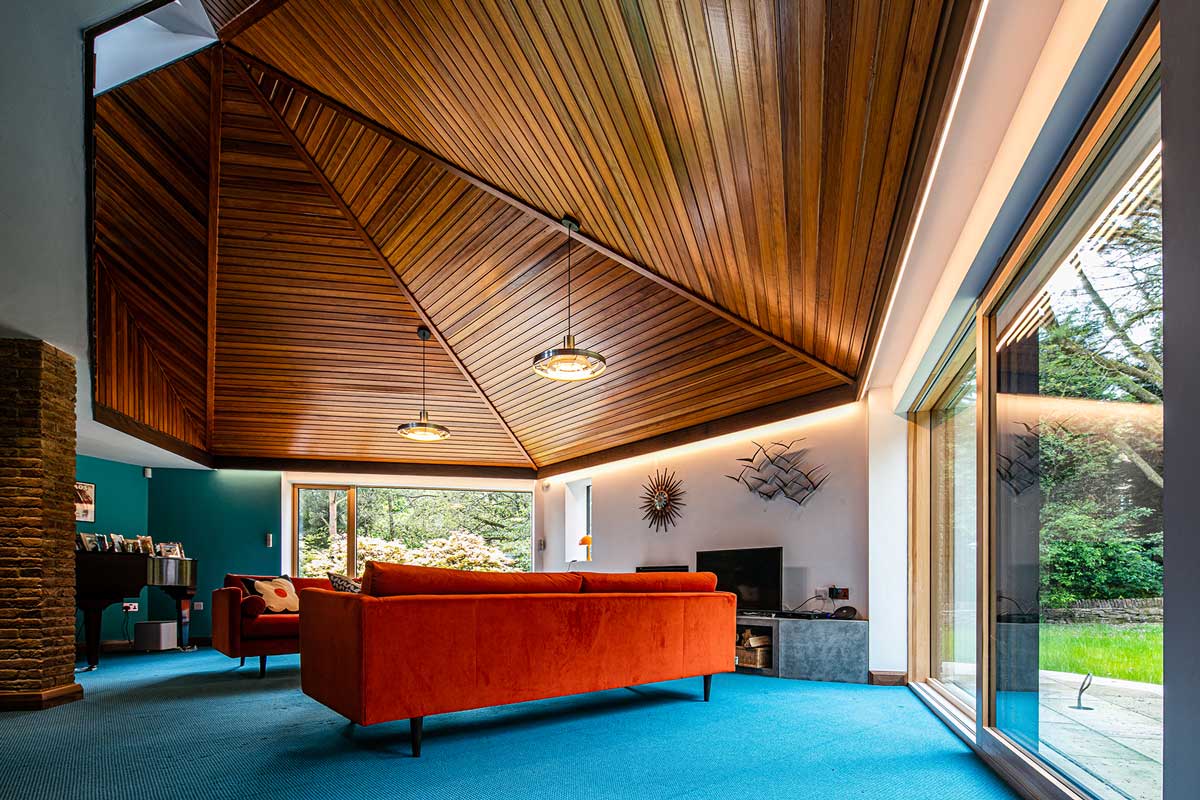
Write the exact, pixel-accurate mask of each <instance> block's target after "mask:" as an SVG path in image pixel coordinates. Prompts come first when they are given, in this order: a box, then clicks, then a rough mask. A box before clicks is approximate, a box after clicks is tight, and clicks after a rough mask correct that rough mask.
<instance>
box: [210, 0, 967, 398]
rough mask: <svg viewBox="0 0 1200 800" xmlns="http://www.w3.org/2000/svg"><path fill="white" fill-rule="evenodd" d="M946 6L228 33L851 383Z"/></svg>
mask: <svg viewBox="0 0 1200 800" xmlns="http://www.w3.org/2000/svg"><path fill="white" fill-rule="evenodd" d="M954 5H955V0H945V2H943V0H860V2H854V3H848V2H847V3H821V2H804V3H801V2H797V1H796V0H776V2H756V1H755V0H726V1H725V2H715V3H701V2H683V1H682V0H654V1H653V2H652V1H651V0H628V1H627V2H620V3H618V2H613V0H582V2H581V1H580V0H508V1H507V2H497V1H496V0H465V1H464V0H429V1H428V2H424V3H414V4H395V3H390V2H386V0H346V1H345V2H342V3H339V4H337V5H336V6H335V7H331V6H329V5H328V4H326V3H323V2H320V0H289V2H288V3H286V4H285V5H283V6H282V7H280V8H279V9H277V10H276V11H274V12H273V13H272V14H271V15H270V16H268V17H266V18H265V19H263V20H262V21H260V22H259V23H258V24H256V25H255V26H254V27H253V28H252V29H249V30H247V31H246V32H244V33H242V34H241V35H238V36H236V37H235V38H234V40H233V41H234V42H235V43H236V44H237V45H238V46H239V47H242V48H244V49H245V50H247V51H248V52H250V53H251V54H253V55H254V56H256V57H258V58H261V59H263V60H264V61H266V62H269V63H271V64H273V65H274V66H276V67H277V68H279V69H281V70H282V71H284V72H286V73H288V74H289V75H292V76H294V77H295V78H297V79H299V80H300V81H303V82H304V83H306V84H309V85H311V86H314V87H315V88H316V89H317V90H319V91H320V92H322V93H323V94H326V95H329V96H331V97H333V98H335V99H336V100H338V101H340V102H342V103H345V104H347V105H349V106H351V107H352V108H354V109H356V110H357V111H359V112H361V113H362V114H364V115H366V116H367V117H370V118H371V119H373V120H375V121H376V122H378V123H381V124H383V125H384V126H386V127H388V128H390V129H393V130H395V131H397V132H398V133H399V134H401V135H402V136H404V137H406V138H408V139H411V140H413V141H415V142H416V143H418V144H419V145H421V146H422V147H424V148H426V149H428V150H430V151H433V152H435V153H437V154H439V155H440V156H442V157H444V158H446V159H448V160H449V161H451V162H453V163H454V164H456V165H458V166H460V167H462V168H463V169H464V170H466V171H467V172H469V173H472V174H473V175H476V176H478V177H479V178H481V179H482V180H483V181H486V182H487V183H490V184H492V185H495V186H497V187H499V188H500V189H501V190H503V191H504V192H505V193H507V194H509V195H512V196H515V197H519V198H522V199H523V200H524V201H526V202H528V203H529V204H531V205H533V206H534V207H536V208H541V209H549V210H554V211H557V210H560V209H568V208H574V209H579V210H580V214H581V215H583V216H586V217H587V219H588V221H589V224H590V231H591V233H592V236H593V238H595V239H597V240H598V241H599V242H601V243H603V245H605V246H606V247H608V248H610V249H611V250H613V251H615V252H617V253H619V254H621V255H622V256H623V257H627V258H628V259H629V260H631V261H632V262H634V263H637V264H642V265H646V266H647V267H648V268H649V269H652V270H654V271H655V272H656V273H658V274H659V275H661V276H662V277H664V278H666V279H669V280H670V281H673V282H675V283H678V284H680V285H682V286H685V287H687V288H688V289H690V290H692V291H693V292H695V293H696V294H698V295H700V296H702V297H704V298H705V299H707V300H708V301H710V302H712V303H715V304H716V305H717V306H719V307H721V308H722V309H724V310H726V311H728V312H730V313H731V314H733V315H736V316H737V317H738V318H740V319H742V320H745V321H746V322H748V323H750V324H753V325H754V326H757V327H758V328H761V329H763V330H765V331H767V332H769V333H771V334H772V335H774V336H776V337H778V338H779V339H782V340H783V341H785V342H787V343H789V344H791V345H793V346H796V347H798V348H800V349H802V350H804V351H807V352H808V353H810V354H811V355H813V356H815V357H816V358H817V359H818V360H821V361H823V362H826V363H828V364H831V365H832V366H834V367H835V368H837V369H838V370H840V371H841V372H844V373H848V374H850V375H851V376H856V375H857V372H858V370H859V368H860V366H861V364H862V360H863V355H864V353H865V351H866V348H867V345H868V339H869V333H870V330H871V323H872V320H873V319H874V318H875V317H876V316H877V315H878V314H880V313H882V309H881V308H880V306H881V298H882V297H885V296H886V290H887V286H886V285H885V283H886V282H887V281H889V280H890V276H891V271H890V270H889V268H888V259H889V255H890V254H891V248H892V239H893V233H894V230H895V228H896V225H895V222H896V219H895V215H896V212H897V210H898V209H899V207H900V202H901V192H902V184H903V178H904V176H905V174H906V171H908V170H909V168H910V164H912V163H915V162H916V161H919V160H920V159H919V155H920V154H918V153H914V152H913V148H912V144H913V132H914V130H915V129H917V127H918V121H919V120H918V115H919V113H920V112H921V109H922V108H924V107H925V105H923V102H922V101H923V96H924V91H925V88H926V84H927V81H928V78H929V75H930V70H931V65H932V64H933V63H934V54H935V52H936V49H937V41H938V38H937V35H938V31H939V25H940V24H941V22H942V20H943V18H944V13H943V12H944V11H945V10H946V9H947V8H950V7H952V6H954ZM932 105H934V106H936V105H937V103H934V104H932ZM584 210H586V213H584ZM901 227H902V226H901Z"/></svg>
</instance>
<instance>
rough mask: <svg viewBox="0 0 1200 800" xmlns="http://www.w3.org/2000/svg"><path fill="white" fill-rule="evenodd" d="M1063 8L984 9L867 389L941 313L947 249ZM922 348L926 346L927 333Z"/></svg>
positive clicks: (992, 165)
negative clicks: (939, 292)
mask: <svg viewBox="0 0 1200 800" xmlns="http://www.w3.org/2000/svg"><path fill="white" fill-rule="evenodd" d="M1062 8H1063V3H1062V2H1033V3H1007V2H991V3H988V4H987V5H986V6H985V7H984V9H983V10H982V11H981V14H982V16H981V18H980V20H979V23H978V25H979V27H978V34H977V37H976V40H975V47H974V50H973V51H972V52H971V56H970V58H971V60H970V63H969V64H968V65H967V69H966V72H965V73H964V74H963V76H962V88H961V92H960V94H959V98H958V103H957V105H956V106H955V108H954V116H953V118H952V119H951V120H950V126H949V128H948V129H947V130H946V134H945V135H946V138H945V143H944V144H943V146H942V152H941V157H940V159H939V160H938V162H937V171H936V173H935V174H934V175H933V177H932V180H931V183H930V185H929V194H928V199H927V201H926V204H925V207H924V209H923V211H922V213H921V216H920V218H919V220H918V221H917V227H916V229H915V230H914V231H913V234H912V240H911V243H910V246H909V250H908V253H907V261H906V263H903V267H902V268H903V272H902V273H901V274H900V275H899V276H898V281H897V285H896V289H895V290H894V295H893V299H892V301H891V302H892V307H891V309H890V312H889V313H888V316H887V318H886V319H885V321H884V325H883V327H882V328H881V329H880V332H879V336H878V339H877V341H878V344H877V346H876V351H875V354H874V363H873V364H871V365H870V368H869V380H868V384H867V386H866V387H865V390H869V389H876V388H881V387H887V386H891V385H893V383H894V382H895V380H896V377H897V374H898V372H900V370H901V366H902V364H903V363H904V362H905V359H906V357H907V356H908V354H909V353H910V352H911V350H912V349H914V348H916V347H918V343H919V342H922V337H921V332H922V323H923V321H924V319H927V318H929V317H930V316H932V315H937V316H938V318H939V319H940V315H944V314H945V311H946V309H945V308H944V304H941V303H939V302H938V299H939V298H938V293H937V290H938V289H940V288H941V287H940V283H945V282H947V281H951V282H952V281H953V276H951V273H952V271H953V266H952V262H951V255H952V253H953V252H954V251H955V249H956V245H957V244H958V243H959V242H960V241H961V239H962V237H964V236H965V235H966V234H965V230H964V229H965V227H966V225H967V224H968V220H969V217H970V218H972V219H974V218H977V217H979V216H982V215H986V213H987V212H986V211H982V210H981V211H980V212H979V213H977V214H976V215H975V216H974V217H971V215H972V212H973V207H974V208H979V207H980V202H979V200H978V198H980V197H981V196H982V195H983V194H984V193H985V192H986V191H989V183H988V181H989V179H992V177H993V175H994V173H996V172H997V159H998V156H999V155H1000V154H1001V153H1002V148H1003V145H1004V142H1005V141H1006V140H1007V139H1008V138H1009V137H1006V135H1005V132H1006V131H1008V130H1009V129H1010V128H1011V126H1012V125H1013V124H1014V120H1015V117H1016V115H1017V113H1018V105H1019V104H1020V102H1021V100H1022V96H1023V95H1024V94H1025V93H1026V89H1027V87H1028V86H1029V85H1030V84H1031V83H1032V81H1031V76H1032V75H1033V72H1034V70H1035V68H1036V67H1037V66H1038V63H1039V55H1041V54H1042V52H1043V48H1044V46H1045V45H1046V40H1047V38H1048V37H1049V36H1050V34H1051V30H1052V28H1053V27H1054V23H1055V20H1056V19H1057V18H1058V17H1059V12H1060V10H1061V9H1062ZM993 191H994V190H993ZM957 277H958V278H959V279H961V277H962V276H961V275H958V276H957ZM931 301H932V302H931ZM923 347H928V336H927V335H926V336H925V338H924V343H923ZM923 347H922V349H923Z"/></svg>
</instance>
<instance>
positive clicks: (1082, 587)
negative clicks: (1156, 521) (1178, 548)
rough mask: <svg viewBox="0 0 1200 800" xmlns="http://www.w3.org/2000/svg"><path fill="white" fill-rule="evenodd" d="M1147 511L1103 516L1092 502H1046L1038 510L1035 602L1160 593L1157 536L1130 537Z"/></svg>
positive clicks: (1059, 604)
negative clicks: (1039, 535) (1039, 537)
mask: <svg viewBox="0 0 1200 800" xmlns="http://www.w3.org/2000/svg"><path fill="white" fill-rule="evenodd" d="M1150 513H1152V512H1151V510H1150V509H1145V508H1136V507H1135V508H1132V509H1130V510H1128V511H1125V512H1122V513H1118V514H1105V513H1104V512H1103V510H1102V509H1100V508H1099V507H1098V506H1097V504H1096V503H1095V502H1094V501H1092V500H1082V501H1076V502H1073V503H1047V504H1046V506H1045V507H1043V509H1042V540H1041V563H1042V573H1041V598H1040V599H1041V604H1042V605H1043V606H1046V607H1050V608H1061V607H1063V606H1067V605H1070V604H1071V603H1074V602H1077V601H1079V600H1110V599H1114V598H1121V597H1157V596H1159V595H1161V594H1162V543H1163V539H1162V532H1161V531H1160V532H1156V533H1152V534H1149V535H1142V536H1133V535H1130V533H1128V531H1129V530H1131V529H1134V528H1135V527H1136V523H1137V520H1139V519H1141V518H1143V517H1145V516H1146V515H1148V514H1150Z"/></svg>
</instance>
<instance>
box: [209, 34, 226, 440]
mask: <svg viewBox="0 0 1200 800" xmlns="http://www.w3.org/2000/svg"><path fill="white" fill-rule="evenodd" d="M210 69H211V70H212V72H211V73H210V74H209V88H208V298H207V312H206V317H205V319H206V326H207V327H206V338H207V343H206V352H207V356H206V363H205V376H204V377H205V395H204V397H205V418H204V442H205V444H206V445H207V446H208V448H209V449H210V450H211V449H212V437H213V420H214V418H215V416H216V394H217V391H216V386H217V245H218V243H219V242H218V233H219V225H220V207H221V102H222V99H223V95H224V92H223V87H224V86H225V51H224V49H223V48H221V47H214V48H213V51H212V63H211V66H210Z"/></svg>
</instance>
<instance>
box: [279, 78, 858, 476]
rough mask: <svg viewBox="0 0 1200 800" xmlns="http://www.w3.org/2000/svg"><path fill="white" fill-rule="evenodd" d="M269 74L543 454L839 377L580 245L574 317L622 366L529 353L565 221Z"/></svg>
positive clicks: (315, 154) (560, 290) (407, 276)
mask: <svg viewBox="0 0 1200 800" xmlns="http://www.w3.org/2000/svg"><path fill="white" fill-rule="evenodd" d="M256 77H257V79H258V81H259V84H260V85H261V87H262V92H263V94H264V96H265V97H267V98H269V100H270V102H272V104H273V105H274V107H275V109H276V110H277V112H278V113H279V115H280V116H281V117H282V118H283V119H284V120H285V121H286V123H287V124H288V126H289V127H290V128H291V130H293V131H294V132H295V136H296V138H297V140H298V141H299V143H300V144H301V145H302V146H303V147H304V148H305V150H306V151H307V152H308V153H309V154H310V156H311V158H312V159H313V161H314V162H315V164H316V165H317V167H319V169H320V170H321V172H322V173H323V174H324V175H325V176H326V177H327V179H328V180H329V182H330V183H331V184H332V186H333V187H334V189H335V190H336V192H337V194H338V196H339V197H341V198H343V200H344V202H345V203H346V205H347V207H348V208H349V210H350V212H351V213H352V214H353V215H354V216H355V217H356V218H357V219H358V220H359V221H360V223H361V225H362V227H363V229H364V231H365V232H366V233H367V234H368V235H369V236H370V237H371V239H372V240H373V241H374V242H375V244H376V245H377V246H378V248H379V250H380V252H381V254H382V255H383V256H384V257H385V258H387V260H388V262H390V263H391V265H392V266H393V267H394V268H395V270H396V273H397V275H398V277H399V278H400V280H401V281H402V283H403V284H404V285H405V286H406V287H407V288H408V290H409V291H410V292H411V293H412V294H413V295H414V297H415V298H416V302H417V304H418V305H419V306H420V307H422V308H423V309H424V310H425V312H426V313H427V314H428V315H429V316H430V317H431V318H432V319H433V320H434V322H435V323H436V325H437V327H438V328H439V329H440V330H441V332H442V334H443V336H444V337H445V340H446V343H447V345H448V346H449V347H450V348H451V350H452V351H453V352H454V353H456V354H457V355H458V357H459V358H460V359H461V360H462V361H463V363H464V364H465V365H466V367H467V369H468V371H469V372H470V374H472V375H473V376H474V377H475V379H476V380H477V381H478V382H479V384H480V385H481V386H482V388H483V390H484V392H485V393H486V395H487V396H488V398H489V399H490V400H491V402H492V403H494V404H495V406H496V408H497V409H499V411H500V413H501V415H502V416H503V417H504V419H505V420H506V421H507V422H508V424H509V425H510V426H511V428H512V429H513V431H514V432H515V433H516V434H517V436H518V438H519V439H520V440H521V443H522V444H523V445H524V447H525V448H526V450H527V451H528V452H529V453H530V455H531V456H532V457H533V459H534V461H535V462H537V463H538V464H539V465H544V464H547V463H552V462H554V461H558V460H563V459H567V458H573V457H579V456H582V455H586V454H588V453H592V452H596V451H599V450H604V449H608V448H611V447H615V446H619V445H622V444H627V443H629V442H632V441H636V440H637V439H642V438H646V437H648V436H654V435H657V434H661V433H664V432H667V431H670V430H674V429H678V428H681V427H688V426H691V425H696V424H701V423H703V422H706V421H709V420H712V419H716V418H719V417H722V416H726V415H728V414H732V413H738V412H741V411H745V410H747V409H750V408H755V407H758V406H762V405H766V404H769V403H771V402H773V401H778V400H781V399H787V398H792V397H798V396H801V395H804V394H808V393H811V392H816V391H820V390H822V389H825V388H829V387H831V386H836V385H841V384H842V381H840V380H839V379H838V378H835V377H832V376H829V375H827V374H826V373H825V372H823V371H821V370H818V369H816V368H814V367H812V366H811V365H809V364H807V363H805V362H804V361H802V360H800V359H797V358H794V357H792V356H790V355H788V354H786V353H784V352H782V351H781V350H779V349H778V348H776V347H773V346H771V345H769V344H765V343H764V342H763V341H762V340H761V339H759V338H758V337H756V336H754V335H752V334H750V333H748V332H746V331H744V330H741V329H740V328H738V327H737V326H735V325H733V324H731V323H729V322H728V321H726V320H724V319H722V318H721V317H719V316H717V315H715V314H712V313H711V312H709V311H707V310H706V309H704V308H702V307H699V306H697V305H696V304H694V303H691V302H689V301H688V300H686V299H685V298H682V297H680V296H679V295H678V294H677V293H675V292H672V291H670V290H669V289H666V288H664V287H662V286H660V285H658V284H656V283H655V282H653V281H651V280H648V279H647V278H645V277H643V276H641V275H638V274H636V273H634V272H631V271H630V270H628V269H626V268H625V267H623V266H621V265H619V264H617V263H616V262H614V261H612V260H611V259H608V258H605V257H604V256H602V255H600V254H597V253H593V252H589V251H587V250H584V249H582V248H577V258H578V263H577V265H576V270H575V290H576V293H577V294H576V303H577V313H576V315H575V323H576V333H577V336H578V338H579V340H580V343H581V345H583V346H588V347H596V348H598V349H601V350H602V351H604V352H605V354H606V355H607V356H608V357H609V358H610V361H611V364H612V367H611V368H610V370H609V372H607V373H606V374H605V375H604V376H603V377H602V378H601V379H599V380H597V381H593V382H590V383H587V384H576V385H565V384H556V383H553V382H549V381H545V380H544V379H541V378H538V377H537V376H535V375H533V373H532V371H531V370H530V368H529V366H530V365H529V361H530V358H531V356H532V354H533V353H534V352H537V351H538V350H541V349H544V348H545V347H548V346H552V345H553V344H554V343H555V341H556V340H557V338H558V337H559V336H561V333H562V328H563V324H564V318H565V288H566V287H565V252H566V250H565V237H564V236H563V232H562V230H561V229H559V228H557V226H555V227H553V228H551V227H548V226H546V225H545V224H544V223H543V222H542V221H540V220H538V219H534V218H531V217H530V216H529V215H527V214H525V213H523V212H522V211H521V210H519V209H516V208H513V207H512V206H510V205H509V204H507V203H505V202H503V201H502V200H499V199H497V198H495V197H493V196H491V195H489V194H487V193H486V192H484V191H482V190H480V189H479V188H477V187H475V186H473V185H471V184H470V183H468V182H467V181H465V180H463V179H462V178H460V177H458V176H457V175H455V174H453V173H451V172H450V171H448V170H446V169H445V168H443V167H442V166H441V165H439V164H437V163H436V162H434V161H432V160H431V159H428V158H425V157H424V156H422V155H421V154H420V153H418V152H414V151H413V150H412V149H410V148H407V147H405V146H403V145H402V144H400V143H398V142H397V141H395V140H394V139H392V138H389V137H387V136H385V135H383V134H381V133H380V132H378V131H376V130H373V129H372V128H371V127H370V126H368V125H364V124H362V123H361V122H359V121H357V120H355V119H353V118H352V117H351V116H349V115H346V114H343V113H341V112H340V111H339V110H338V109H337V108H335V107H333V106H331V105H327V104H323V103H322V102H321V101H320V100H319V99H317V98H315V97H313V96H311V95H309V94H306V93H303V92H299V91H297V90H296V89H295V88H294V87H293V86H292V85H290V84H289V83H287V82H284V81H280V80H278V79H277V78H276V77H275V76H272V75H268V74H266V73H263V72H256ZM585 222H586V221H585Z"/></svg>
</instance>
